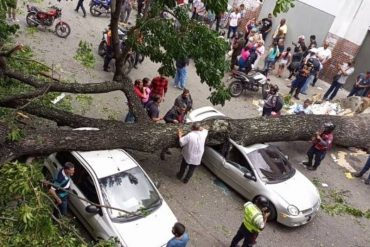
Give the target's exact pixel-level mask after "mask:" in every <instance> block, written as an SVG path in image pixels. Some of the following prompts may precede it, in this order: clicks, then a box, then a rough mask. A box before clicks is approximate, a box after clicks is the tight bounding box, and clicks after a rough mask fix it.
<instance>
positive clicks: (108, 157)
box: [74, 149, 138, 178]
mask: <svg viewBox="0 0 370 247" xmlns="http://www.w3.org/2000/svg"><path fill="white" fill-rule="evenodd" d="M74 153H76V154H78V156H79V158H82V159H83V160H84V161H85V162H86V163H88V164H89V166H90V167H91V169H92V170H93V171H94V172H95V174H96V176H97V177H98V178H103V177H107V176H110V175H113V174H116V173H119V172H123V171H127V170H129V169H131V168H134V167H137V166H138V164H137V162H136V161H135V160H134V159H133V158H132V157H131V156H130V155H129V154H127V153H126V152H125V151H124V150H122V149H113V150H99V151H89V152H74Z"/></svg>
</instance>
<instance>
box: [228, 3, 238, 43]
mask: <svg viewBox="0 0 370 247" xmlns="http://www.w3.org/2000/svg"><path fill="white" fill-rule="evenodd" d="M240 18H241V15H240V13H239V9H238V8H235V10H234V11H233V12H232V13H231V14H230V16H229V31H228V32H227V38H228V39H229V38H230V33H231V32H232V33H233V35H232V36H231V38H234V36H235V33H236V31H237V29H238V25H239V20H240Z"/></svg>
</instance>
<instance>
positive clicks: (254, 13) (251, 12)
mask: <svg viewBox="0 0 370 247" xmlns="http://www.w3.org/2000/svg"><path fill="white" fill-rule="evenodd" d="M261 9H262V4H260V5H259V6H258V7H256V8H254V9H247V12H246V13H245V16H244V18H243V19H242V20H241V21H240V24H239V28H238V29H239V31H241V32H244V31H245V25H246V24H247V22H248V20H250V19H252V18H256V20H257V18H258V16H259V15H260V12H261Z"/></svg>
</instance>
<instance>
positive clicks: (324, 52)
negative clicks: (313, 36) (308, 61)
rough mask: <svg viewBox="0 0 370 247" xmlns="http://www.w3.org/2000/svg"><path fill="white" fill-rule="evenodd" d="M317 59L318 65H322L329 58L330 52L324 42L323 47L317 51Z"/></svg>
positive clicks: (326, 43) (326, 42) (327, 43)
mask: <svg viewBox="0 0 370 247" xmlns="http://www.w3.org/2000/svg"><path fill="white" fill-rule="evenodd" d="M317 57H318V58H319V60H320V63H321V64H322V65H323V66H324V64H325V63H326V62H327V61H328V60H329V59H330V58H331V50H330V49H329V42H328V41H325V42H324V46H323V47H320V48H318V49H317Z"/></svg>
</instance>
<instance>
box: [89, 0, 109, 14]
mask: <svg viewBox="0 0 370 247" xmlns="http://www.w3.org/2000/svg"><path fill="white" fill-rule="evenodd" d="M110 4H111V0H91V2H90V13H91V15H92V16H95V17H97V16H100V15H101V14H103V13H105V14H106V15H108V14H110Z"/></svg>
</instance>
